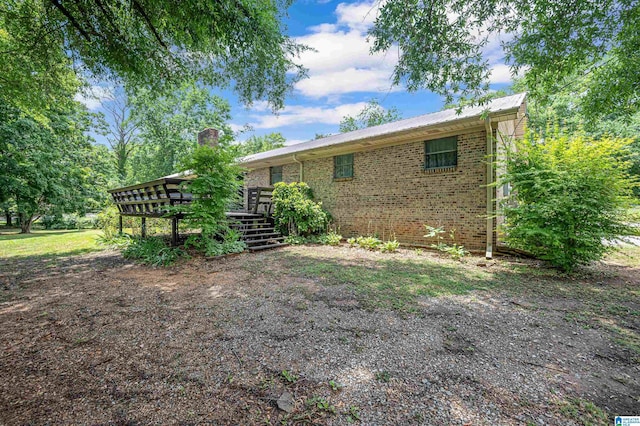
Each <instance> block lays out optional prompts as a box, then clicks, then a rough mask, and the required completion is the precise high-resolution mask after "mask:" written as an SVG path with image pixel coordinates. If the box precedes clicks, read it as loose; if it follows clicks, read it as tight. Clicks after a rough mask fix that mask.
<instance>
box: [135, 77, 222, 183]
mask: <svg viewBox="0 0 640 426" xmlns="http://www.w3.org/2000/svg"><path fill="white" fill-rule="evenodd" d="M130 100H131V105H132V107H133V109H132V118H133V119H134V120H136V122H137V123H138V132H139V134H138V135H139V140H140V143H139V145H138V146H137V148H136V149H135V151H134V154H133V156H132V158H131V166H132V177H131V179H130V180H131V181H134V182H140V181H146V180H151V179H155V178H158V177H161V176H166V175H169V174H172V173H176V172H179V171H181V170H179V164H180V162H181V161H182V160H183V159H184V158H187V156H188V154H190V153H191V152H192V151H193V150H194V149H195V147H196V146H197V134H198V132H200V131H201V130H203V129H205V128H207V127H211V128H215V129H218V130H219V131H220V140H219V143H220V144H221V145H225V146H226V145H229V144H230V143H231V141H232V140H233V132H232V131H231V128H230V127H229V125H228V122H229V120H230V119H231V107H230V106H229V103H228V102H227V101H225V100H224V99H222V98H220V97H218V96H215V95H212V94H211V93H210V92H209V90H207V89H206V88H204V87H201V86H197V85H194V84H184V85H182V87H181V88H180V89H179V90H175V91H173V92H170V93H168V94H163V95H159V94H158V93H156V92H153V91H150V90H146V89H142V90H139V91H138V92H137V93H136V94H135V95H132V96H131V98H130Z"/></svg>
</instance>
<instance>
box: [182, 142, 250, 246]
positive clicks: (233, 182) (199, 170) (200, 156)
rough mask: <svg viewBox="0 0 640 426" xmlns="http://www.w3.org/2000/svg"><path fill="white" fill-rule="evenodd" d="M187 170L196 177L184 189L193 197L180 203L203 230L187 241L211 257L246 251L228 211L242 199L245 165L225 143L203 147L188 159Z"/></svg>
mask: <svg viewBox="0 0 640 426" xmlns="http://www.w3.org/2000/svg"><path fill="white" fill-rule="evenodd" d="M183 169H184V170H190V171H191V172H192V173H193V174H194V175H195V176H196V177H195V178H194V179H192V180H190V181H189V182H188V183H186V184H185V188H184V192H189V193H191V194H192V196H193V201H192V202H191V203H190V204H186V205H182V206H177V207H176V210H177V211H180V212H182V213H183V214H184V220H183V222H184V223H185V224H186V226H187V227H188V228H191V229H194V230H199V231H200V233H199V234H193V235H191V236H190V237H189V238H188V239H187V242H186V243H185V246H187V247H194V248H196V249H197V250H200V251H202V252H203V253H205V255H207V256H219V255H222V254H227V253H237V252H241V251H244V249H245V248H246V245H245V244H244V243H243V242H241V241H240V235H239V234H238V233H237V232H233V231H232V230H231V228H230V227H229V223H228V221H227V217H226V214H225V213H226V211H227V209H228V208H229V206H230V205H232V204H233V203H234V202H235V201H236V200H237V198H238V189H239V188H240V185H241V183H240V181H239V180H238V176H239V175H240V173H241V168H240V167H239V166H237V165H236V164H235V163H234V157H233V154H232V153H231V152H229V150H227V149H225V148H223V147H221V146H215V147H211V146H200V147H198V148H197V149H196V150H195V151H194V152H193V154H192V155H191V156H189V157H188V158H187V159H185V161H184V164H183Z"/></svg>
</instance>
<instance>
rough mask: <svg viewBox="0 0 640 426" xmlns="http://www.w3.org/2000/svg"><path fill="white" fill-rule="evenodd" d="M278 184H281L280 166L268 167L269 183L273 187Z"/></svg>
mask: <svg viewBox="0 0 640 426" xmlns="http://www.w3.org/2000/svg"><path fill="white" fill-rule="evenodd" d="M278 182H282V166H273V167H269V183H270V184H271V186H273V184H274V183H278Z"/></svg>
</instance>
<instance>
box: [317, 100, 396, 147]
mask: <svg viewBox="0 0 640 426" xmlns="http://www.w3.org/2000/svg"><path fill="white" fill-rule="evenodd" d="M400 118H401V116H400V112H399V111H398V110H397V109H396V108H391V109H389V110H387V111H385V110H384V108H382V106H380V104H379V103H378V101H377V100H375V99H372V100H370V101H369V103H368V104H367V105H366V106H365V107H364V108H363V109H362V111H360V112H359V113H358V115H356V116H355V117H351V116H349V115H347V116H345V117H343V118H342V120H341V121H340V132H341V133H346V132H351V131H354V130H358V129H365V128H367V127H372V126H378V125H380V124H385V123H391V122H393V121H397V120H400ZM320 137H322V136H321V135H320ZM316 139H318V135H316Z"/></svg>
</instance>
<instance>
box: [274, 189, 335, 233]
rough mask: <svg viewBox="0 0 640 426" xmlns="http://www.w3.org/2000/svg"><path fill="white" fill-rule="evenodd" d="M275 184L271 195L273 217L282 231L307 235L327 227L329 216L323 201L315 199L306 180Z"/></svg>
mask: <svg viewBox="0 0 640 426" xmlns="http://www.w3.org/2000/svg"><path fill="white" fill-rule="evenodd" d="M274 186H275V189H274V190H273V194H272V196H271V200H272V201H273V217H274V219H275V223H276V226H277V227H278V229H279V230H280V232H282V233H284V234H285V235H302V236H307V235H309V234H315V233H318V232H322V231H324V230H325V229H326V228H327V225H328V224H329V216H328V214H327V212H325V211H324V210H322V203H316V202H314V201H313V197H312V194H311V189H310V188H309V185H307V184H306V183H304V182H292V183H290V184H286V183H284V182H278V183H276V184H275V185H274Z"/></svg>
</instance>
